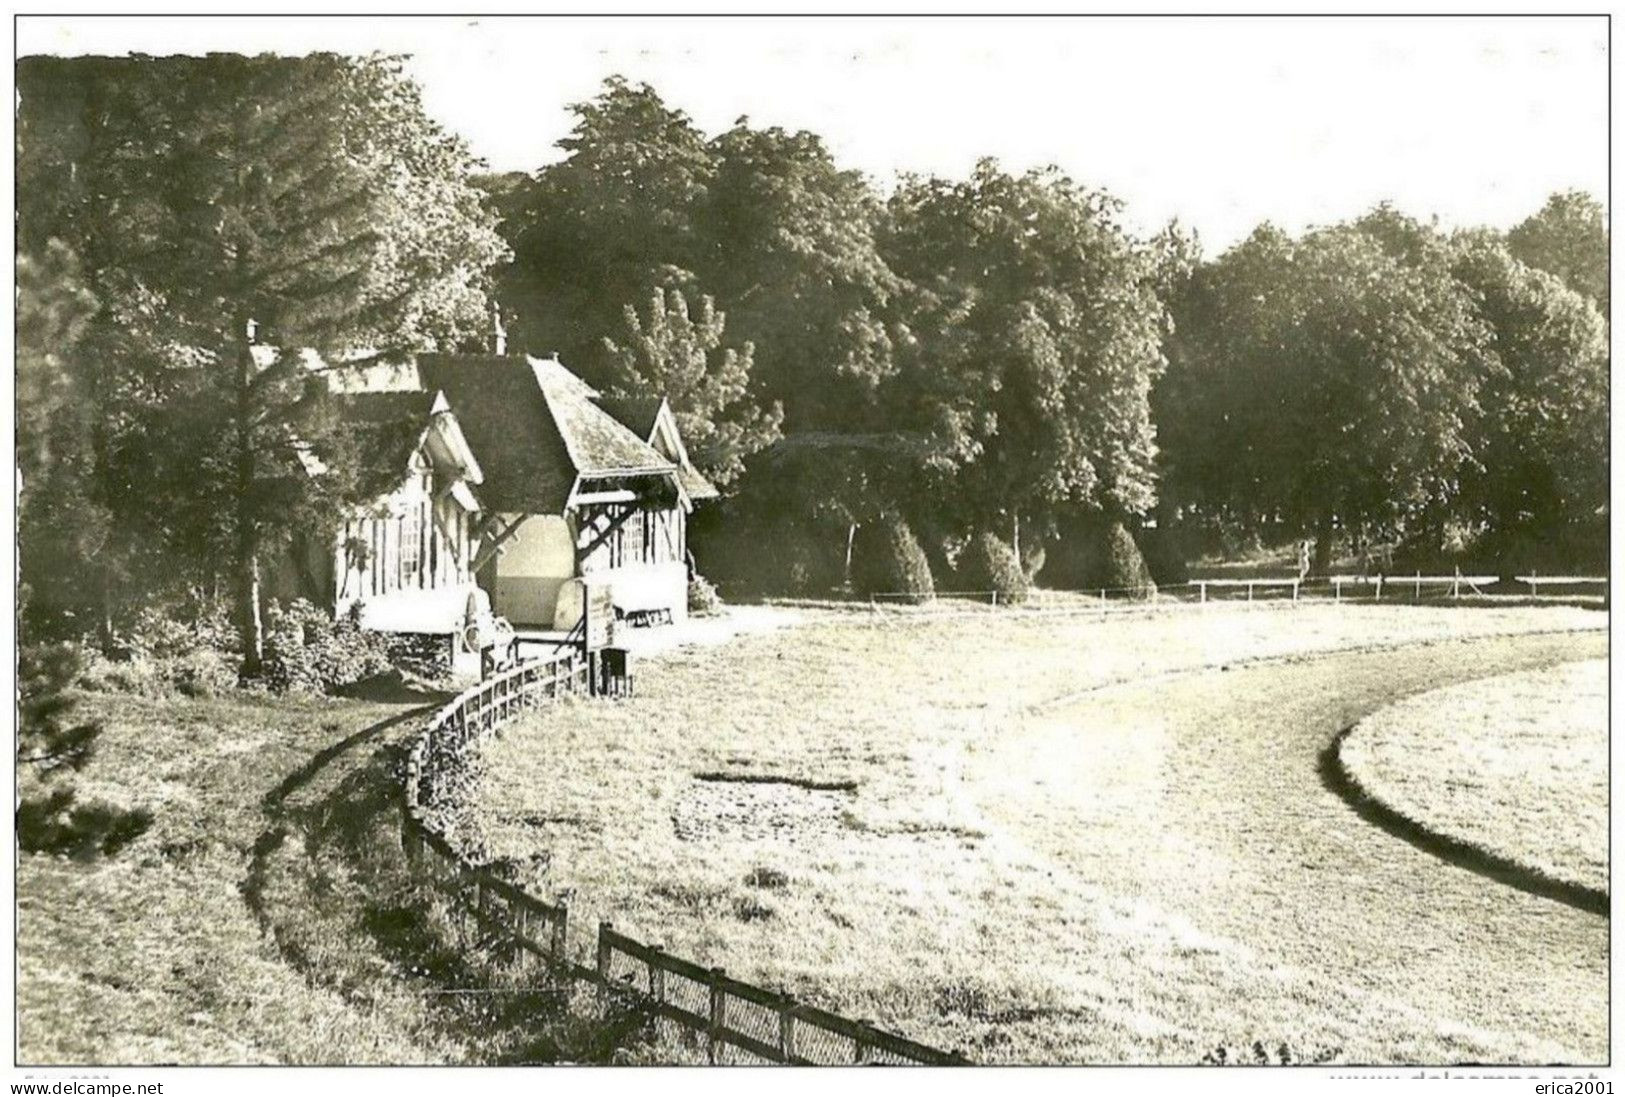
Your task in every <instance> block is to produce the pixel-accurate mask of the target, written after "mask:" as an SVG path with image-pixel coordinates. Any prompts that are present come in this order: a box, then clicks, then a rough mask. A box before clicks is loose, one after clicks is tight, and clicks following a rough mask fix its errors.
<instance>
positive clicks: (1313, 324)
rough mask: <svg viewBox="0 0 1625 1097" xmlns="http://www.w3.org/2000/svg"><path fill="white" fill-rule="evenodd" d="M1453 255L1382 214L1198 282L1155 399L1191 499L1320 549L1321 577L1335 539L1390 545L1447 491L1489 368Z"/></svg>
mask: <svg viewBox="0 0 1625 1097" xmlns="http://www.w3.org/2000/svg"><path fill="white" fill-rule="evenodd" d="M1450 255H1451V253H1450V250H1449V248H1448V247H1446V246H1445V245H1444V243H1443V241H1441V240H1440V239H1439V238H1438V235H1437V233H1436V232H1433V231H1432V230H1430V229H1427V228H1426V227H1424V226H1419V225H1416V224H1415V223H1414V222H1407V221H1404V219H1402V218H1398V217H1397V215H1394V214H1393V213H1392V211H1387V210H1382V209H1379V210H1378V211H1376V212H1375V213H1374V214H1373V215H1372V216H1371V217H1369V218H1367V219H1363V220H1362V221H1361V222H1357V223H1354V224H1350V225H1341V226H1333V227H1331V228H1326V229H1320V230H1317V231H1314V232H1311V233H1308V234H1307V235H1305V236H1304V237H1303V238H1301V239H1299V240H1295V241H1294V240H1291V239H1289V238H1288V237H1286V236H1285V235H1283V234H1282V233H1280V232H1279V231H1277V230H1275V229H1273V228H1271V227H1269V226H1264V227H1262V228H1260V229H1259V230H1258V231H1257V232H1255V233H1254V234H1253V235H1252V236H1251V237H1250V238H1249V239H1248V240H1246V241H1244V242H1243V243H1242V244H1239V245H1237V246H1236V247H1235V248H1233V249H1231V250H1230V251H1229V252H1227V253H1225V254H1224V255H1223V256H1221V257H1220V258H1219V259H1218V260H1217V261H1216V262H1215V263H1213V264H1211V265H1208V266H1206V267H1204V268H1202V269H1201V270H1199V271H1198V272H1197V275H1196V277H1195V279H1194V281H1193V283H1192V287H1191V292H1190V293H1189V295H1188V296H1187V297H1186V299H1185V300H1184V301H1183V302H1182V305H1181V314H1180V315H1176V317H1175V322H1176V330H1177V332H1178V333H1179V334H1178V337H1177V344H1178V347H1179V351H1178V353H1177V354H1176V355H1175V359H1174V362H1175V368H1174V370H1173V371H1172V372H1171V373H1170V376H1169V378H1168V381H1167V383H1166V386H1165V387H1166V389H1167V392H1166V394H1165V395H1163V396H1161V397H1159V406H1160V407H1163V408H1166V409H1167V411H1168V413H1169V414H1168V428H1169V429H1168V444H1169V446H1170V448H1171V451H1172V456H1171V461H1170V465H1171V467H1172V468H1174V469H1176V470H1178V477H1179V479H1180V488H1179V490H1181V491H1183V492H1186V493H1187V494H1188V495H1190V496H1192V497H1194V498H1197V499H1200V500H1202V501H1203V502H1204V503H1205V505H1206V506H1208V507H1209V508H1222V509H1225V510H1227V511H1228V512H1229V513H1230V514H1231V515H1232V516H1233V517H1235V518H1236V519H1238V520H1240V521H1242V522H1244V523H1251V524H1254V525H1255V526H1256V525H1262V524H1264V523H1265V522H1271V521H1274V520H1277V519H1280V520H1284V521H1285V522H1286V523H1287V525H1288V527H1289V528H1291V529H1293V530H1294V531H1296V532H1302V533H1306V534H1313V535H1314V536H1315V538H1316V541H1317V548H1316V559H1315V566H1316V568H1317V569H1319V570H1322V571H1323V570H1324V568H1325V567H1326V565H1327V563H1328V562H1329V557H1330V552H1331V547H1332V539H1333V537H1334V535H1335V531H1336V528H1337V526H1338V525H1339V524H1340V525H1342V526H1343V527H1344V528H1346V529H1348V530H1350V531H1352V532H1353V533H1355V534H1356V535H1358V536H1378V535H1387V534H1392V533H1394V532H1397V531H1399V530H1402V529H1403V528H1404V525H1405V523H1406V521H1407V519H1409V518H1411V517H1412V516H1413V515H1414V514H1415V513H1416V512H1417V511H1418V510H1419V509H1421V508H1423V507H1425V506H1426V505H1428V503H1429V502H1430V501H1431V500H1434V499H1436V498H1438V497H1440V496H1441V495H1445V496H1448V495H1450V494H1452V493H1453V492H1454V490H1455V488H1454V482H1455V478H1456V475H1457V471H1458V469H1459V467H1460V465H1461V463H1462V461H1463V460H1464V459H1466V458H1467V456H1468V455H1469V454H1470V447H1471V444H1472V435H1471V428H1472V424H1473V423H1474V421H1475V420H1476V417H1477V415H1478V413H1479V406H1480V403H1479V402H1480V399H1481V395H1482V389H1483V386H1484V383H1485V381H1486V378H1487V377H1488V375H1489V374H1490V373H1491V372H1492V371H1493V360H1492V359H1491V358H1490V357H1489V356H1488V353H1487V339H1488V333H1487V330H1486V328H1485V326H1484V324H1483V323H1482V321H1481V320H1480V318H1479V316H1478V314H1477V312H1476V310H1475V308H1474V306H1473V300H1472V297H1471V295H1470V294H1469V293H1467V292H1466V290H1465V289H1464V287H1462V286H1461V284H1460V283H1458V282H1457V281H1456V280H1455V278H1454V277H1453V276H1452V272H1451V269H1450Z"/></svg>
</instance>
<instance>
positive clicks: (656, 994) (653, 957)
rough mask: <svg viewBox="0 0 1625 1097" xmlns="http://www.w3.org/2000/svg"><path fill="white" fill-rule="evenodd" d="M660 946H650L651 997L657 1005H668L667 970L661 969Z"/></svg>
mask: <svg viewBox="0 0 1625 1097" xmlns="http://www.w3.org/2000/svg"><path fill="white" fill-rule="evenodd" d="M659 956H660V946H659V945H650V946H649V960H648V964H649V997H651V998H653V999H654V1000H655V1004H656V1005H662V1006H663V1005H665V1004H666V969H665V968H663V967H661V966H660V964H659V962H658V958H659Z"/></svg>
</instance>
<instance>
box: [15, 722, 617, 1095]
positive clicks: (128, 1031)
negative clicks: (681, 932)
mask: <svg viewBox="0 0 1625 1097" xmlns="http://www.w3.org/2000/svg"><path fill="white" fill-rule="evenodd" d="M84 711H85V712H86V713H96V714H99V715H100V716H101V717H102V718H103V720H104V721H105V730H104V731H103V734H102V737H101V741H100V748H99V753H98V756H97V757H96V759H95V760H94V761H93V762H92V764H91V765H90V767H89V768H88V770H87V771H86V773H85V778H84V781H83V783H82V785H81V788H82V790H83V794H84V795H85V796H86V797H87V798H90V799H97V798H100V799H106V800H111V801H114V802H117V803H120V804H124V805H128V806H145V807H147V808H149V809H150V810H152V812H153V813H154V815H155V823H154V825H153V827H152V829H151V830H150V831H149V832H148V833H146V834H145V835H143V836H142V837H141V838H140V839H138V840H137V841H136V842H135V843H134V844H133V845H131V846H130V847H129V848H127V849H126V850H124V851H122V852H121V853H120V854H119V855H118V856H117V857H115V858H112V859H110V860H105V861H101V862H97V863H93V864H78V863H74V862H71V861H66V860H60V859H57V858H54V857H49V856H41V855H33V856H25V857H23V858H22V860H21V863H20V870H19V874H18V906H19V925H20V936H19V944H18V955H19V968H20V971H19V980H18V1014H19V1025H20V1032H19V1055H18V1059H19V1062H21V1063H26V1064H45V1063H72V1064H91V1063H95V1064H162V1063H254V1062H276V1063H420V1062H431V1063H435V1062H439V1063H444V1062H508V1061H516V1060H517V1061H551V1060H556V1059H560V1058H564V1059H589V1060H602V1059H607V1058H609V1057H611V1056H613V1055H614V1054H615V1049H616V1045H617V1044H618V1043H621V1042H624V1041H625V1040H628V1039H630V1040H632V1041H634V1042H635V1041H636V1039H637V1036H638V1034H637V1032H635V1031H625V1030H626V1029H627V1027H628V1024H629V1022H628V1019H626V1018H613V1019H612V1020H613V1022H614V1023H613V1024H611V1025H603V1024H598V1023H597V1019H596V1018H595V1016H594V1013H593V1010H592V1009H591V1008H590V1006H589V1007H588V1008H584V1009H579V1010H577V1014H578V1015H580V1016H583V1017H584V1018H585V1019H584V1020H580V1021H578V1020H575V1019H573V1018H572V1016H571V1013H570V1012H569V1011H568V1010H566V1009H565V1008H564V1007H565V1006H567V1005H569V1004H570V1002H571V1001H572V999H573V998H575V997H577V996H576V995H574V993H573V992H572V991H571V990H570V989H569V988H561V987H555V986H551V985H548V984H547V983H546V981H545V980H538V979H536V978H535V977H534V975H533V974H532V975H526V974H525V973H520V972H514V971H511V970H509V969H507V968H505V967H504V966H503V964H502V962H501V958H499V957H492V956H491V954H490V953H489V951H488V950H483V949H482V948H481V947H480V946H481V944H482V942H480V941H478V940H477V939H474V938H473V937H471V936H469V935H466V934H465V933H463V931H462V930H461V928H460V927H458V926H457V925H456V924H455V923H454V922H452V921H450V920H448V919H446V918H445V917H444V909H443V907H442V906H440V905H439V904H438V903H436V902H435V901H434V900H433V899H431V898H430V897H428V896H425V895H424V894H423V893H421V892H420V891H418V890H417V889H416V888H414V887H413V886H412V883H411V880H410V877H409V876H408V875H407V874H406V873H405V871H404V866H403V864H402V862H401V858H400V850H399V847H398V845H397V828H398V825H399V822H398V820H399V814H398V812H399V800H398V797H399V792H398V789H399V785H398V779H399V773H398V766H399V759H400V758H401V756H402V754H403V750H402V744H403V743H404V742H406V740H407V739H408V738H409V737H410V736H411V735H412V734H414V733H415V730H416V728H417V726H418V718H419V716H420V715H421V708H420V706H419V705H418V704H367V703H359V702H339V701H333V702H323V701H303V702H301V701H292V700H285V699H284V700H278V701H275V702H271V701H253V700H244V699H220V700H210V701H192V700H178V699H177V700H167V701H155V700H145V699H136V698H120V697H109V696H100V695H96V696H88V697H86V698H85V701H84ZM521 983H522V984H523V985H524V986H527V987H534V988H535V989H534V990H529V991H526V992H523V993H516V992H514V991H513V990H512V988H513V987H514V986H516V985H520V984H521ZM448 989H455V990H457V991H459V992H470V991H471V992H472V993H454V994H447V993H445V991H446V990H448ZM492 990H496V991H497V993H490V991H492ZM577 1005H581V1003H579V1002H577Z"/></svg>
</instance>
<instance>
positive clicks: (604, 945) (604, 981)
mask: <svg viewBox="0 0 1625 1097" xmlns="http://www.w3.org/2000/svg"><path fill="white" fill-rule="evenodd" d="M611 930H612V927H611V926H610V924H609V923H608V922H599V923H598V987H599V990H598V994H599V997H600V998H601V999H602V1000H603V1001H605V1002H608V1001H609V934H610V932H611Z"/></svg>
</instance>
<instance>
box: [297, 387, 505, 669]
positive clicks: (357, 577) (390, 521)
mask: <svg viewBox="0 0 1625 1097" xmlns="http://www.w3.org/2000/svg"><path fill="white" fill-rule="evenodd" d="M332 401H333V404H334V405H335V409H336V412H337V414H338V415H339V416H340V418H341V420H342V421H343V428H344V431H345V433H346V434H348V435H349V436H350V437H351V438H353V439H354V441H355V443H356V449H357V454H358V457H359V462H360V468H359V470H358V473H359V478H360V480H359V486H360V487H361V489H362V492H363V496H364V498H365V499H366V502H364V503H362V504H360V505H359V506H357V507H355V508H354V510H353V511H352V512H351V513H350V514H348V515H347V516H345V520H344V522H343V524H342V526H341V527H340V529H339V531H338V533H337V534H336V536H335V537H334V539H333V541H332V542H331V543H328V544H322V545H310V544H304V545H301V546H296V548H295V549H294V551H292V552H291V553H290V554H288V556H287V557H286V558H284V559H282V560H279V561H276V562H275V563H274V564H273V567H272V569H271V574H270V575H269V577H268V580H269V581H268V589H269V591H270V593H271V594H272V595H273V596H275V597H282V598H291V597H296V596H297V597H305V598H309V599H311V600H313V601H315V602H316V603H317V604H320V605H324V606H326V607H329V608H330V609H331V610H332V612H333V613H334V614H335V616H343V615H346V614H350V613H354V614H355V615H356V617H357V619H358V621H359V623H360V624H361V626H362V627H363V628H368V629H375V630H378V631H383V632H402V633H418V634H424V635H434V636H444V637H446V638H447V640H448V643H450V645H451V648H452V654H453V659H454V660H455V659H456V658H457V656H458V654H459V652H458V651H457V647H458V644H457V642H456V638H458V637H460V636H461V635H462V633H463V632H464V630H465V627H466V625H467V620H466V618H467V615H468V609H469V605H470V598H471V596H474V595H475V578H474V572H473V563H474V560H473V556H474V544H475V537H476V535H477V532H478V528H479V517H480V502H479V500H478V499H477V498H476V496H475V494H474V488H475V487H476V486H477V485H479V484H480V482H481V480H482V479H483V478H484V474H483V471H482V470H481V468H480V464H479V461H478V460H476V458H475V456H474V453H473V451H472V450H471V449H470V448H469V445H468V442H467V440H466V438H465V437H464V435H463V431H462V428H461V425H460V424H459V422H458V418H457V416H456V415H455V414H453V412H452V409H451V405H450V404H449V403H448V401H447V400H446V397H445V396H444V394H442V393H440V392H438V391H396V392H359V393H341V394H335V395H334V396H333V397H332ZM309 471H311V472H312V474H314V475H320V474H321V469H320V468H319V467H313V468H311V469H310V470H309ZM464 654H466V653H464Z"/></svg>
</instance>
